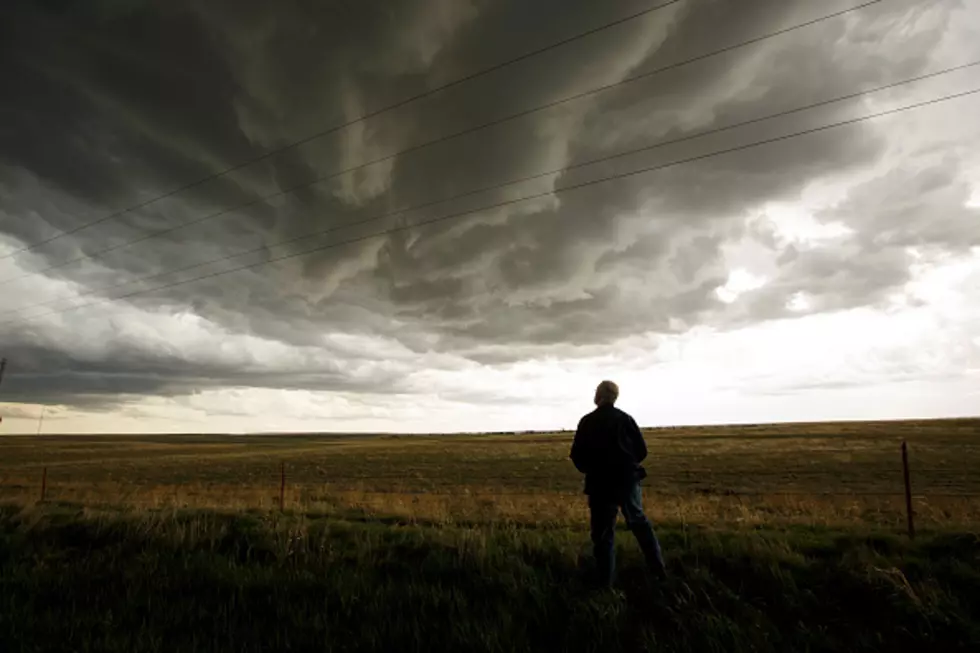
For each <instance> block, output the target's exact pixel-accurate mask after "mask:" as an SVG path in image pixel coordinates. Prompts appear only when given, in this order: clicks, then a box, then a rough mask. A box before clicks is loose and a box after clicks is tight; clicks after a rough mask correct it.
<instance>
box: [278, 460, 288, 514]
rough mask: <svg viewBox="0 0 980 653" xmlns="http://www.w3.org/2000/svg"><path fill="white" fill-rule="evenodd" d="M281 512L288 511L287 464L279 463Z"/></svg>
mask: <svg viewBox="0 0 980 653" xmlns="http://www.w3.org/2000/svg"><path fill="white" fill-rule="evenodd" d="M279 479H280V480H279V512H282V511H284V510H285V509H286V463H279Z"/></svg>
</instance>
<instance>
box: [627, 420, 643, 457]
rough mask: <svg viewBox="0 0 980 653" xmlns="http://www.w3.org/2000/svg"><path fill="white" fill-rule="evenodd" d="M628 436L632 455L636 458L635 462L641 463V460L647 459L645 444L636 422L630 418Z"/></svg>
mask: <svg viewBox="0 0 980 653" xmlns="http://www.w3.org/2000/svg"><path fill="white" fill-rule="evenodd" d="M630 431H631V433H630V435H631V439H632V440H633V455H634V456H635V457H636V462H638V463H639V462H643V459H644V458H646V457H647V443H646V442H645V441H644V440H643V431H641V430H640V427H639V426H637V424H636V420H635V419H633V418H632V417H630Z"/></svg>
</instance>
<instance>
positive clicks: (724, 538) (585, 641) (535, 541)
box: [0, 505, 980, 652]
mask: <svg viewBox="0 0 980 653" xmlns="http://www.w3.org/2000/svg"><path fill="white" fill-rule="evenodd" d="M619 535H620V537H619V542H618V544H619V546H620V549H621V555H620V571H621V577H622V579H623V581H622V583H621V585H620V590H619V591H613V592H599V591H596V590H594V589H592V588H591V587H590V585H589V575H588V573H587V569H583V562H582V560H583V559H584V558H585V552H586V543H587V536H586V533H585V532H584V530H581V529H574V528H560V529H539V528H528V527H524V528H522V527H518V526H516V525H493V524H478V525H473V526H445V525H439V526H433V525H427V524H420V523H415V524H410V523H405V522H398V521H397V520H394V521H393V520H383V519H370V518H368V519H364V518H356V517H353V516H348V517H344V516H341V515H334V516H329V517H328V516H307V515H298V514H286V515H277V514H274V513H256V514H243V513H240V512H239V513H227V512H218V511H200V510H195V511H179V510H178V511H175V510H166V511H129V512H127V511H107V510H99V511H94V510H92V509H86V508H80V507H73V506H64V505H62V506H52V505H49V506H45V507H41V508H38V507H34V508H16V507H12V506H8V507H7V508H5V510H4V511H3V512H2V513H0V586H2V588H0V589H2V591H0V650H4V651H10V652H14V651H49V650H98V651H169V652H175V651H200V650H207V651H268V650H328V651H344V650H377V651H392V650H398V651H459V650H467V651H532V650H535V651H536V650H566V651H600V650H601V651H635V650H663V651H750V650H751V651H898V650H936V651H939V650H942V651H967V650H971V649H972V650H976V649H975V646H976V645H977V644H978V643H980V625H978V624H980V538H978V537H977V536H976V535H970V534H965V533H934V534H929V535H927V536H924V537H921V538H919V539H917V540H916V541H914V542H908V541H906V540H904V539H902V538H901V537H898V536H895V535H889V534H880V533H874V532H864V531H855V530H849V531H844V532H842V531H836V530H832V529H823V528H793V529H788V530H785V529H784V530H780V531H771V530H766V529H758V530H742V531H728V530H717V529H712V528H708V527H703V526H702V527H695V526H685V525H681V524H667V525H663V526H661V528H660V535H661V539H662V540H663V543H664V547H665V549H666V551H667V559H668V565H669V567H670V570H671V573H672V576H671V579H670V580H669V581H668V582H667V583H666V584H665V585H662V586H661V585H657V584H654V583H651V582H648V581H647V580H646V578H645V575H644V573H643V568H642V565H641V560H640V557H639V552H638V551H637V550H636V547H635V544H634V543H633V542H632V541H631V539H630V537H629V534H628V533H625V532H623V533H620V534H619Z"/></svg>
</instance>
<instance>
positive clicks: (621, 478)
mask: <svg viewBox="0 0 980 653" xmlns="http://www.w3.org/2000/svg"><path fill="white" fill-rule="evenodd" d="M646 457H647V445H646V443H645V442H644V441H643V433H641V432H640V427H639V426H637V425H636V422H635V421H634V420H633V418H632V417H630V416H629V415H627V414H626V413H624V412H623V411H621V410H619V409H618V408H616V407H614V406H608V405H605V406H599V407H598V408H596V409H595V410H594V411H592V412H591V413H589V414H588V415H586V416H585V417H583V418H582V419H581V421H579V423H578V430H577V431H576V432H575V441H574V442H573V443H572V453H571V458H572V462H573V463H575V467H576V468H577V469H578V471H580V472H582V473H583V474H585V493H586V494H589V495H601V496H609V497H611V498H618V496H619V495H621V494H623V493H624V492H628V491H629V489H630V488H631V486H632V485H633V483H636V482H637V481H639V480H640V479H643V478H645V477H646V471H644V469H643V467H641V466H640V462H642V461H643V459H644V458H646Z"/></svg>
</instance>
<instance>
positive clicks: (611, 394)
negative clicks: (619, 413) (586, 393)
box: [595, 381, 619, 406]
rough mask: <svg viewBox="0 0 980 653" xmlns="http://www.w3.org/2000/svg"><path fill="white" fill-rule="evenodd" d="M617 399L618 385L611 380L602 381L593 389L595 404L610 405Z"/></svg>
mask: <svg viewBox="0 0 980 653" xmlns="http://www.w3.org/2000/svg"><path fill="white" fill-rule="evenodd" d="M617 399H619V386H618V385H616V384H615V383H613V382H612V381H603V382H602V383H600V384H599V387H598V388H596V389H595V405H596V406H612V405H613V404H615V403H616V400H617Z"/></svg>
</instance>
